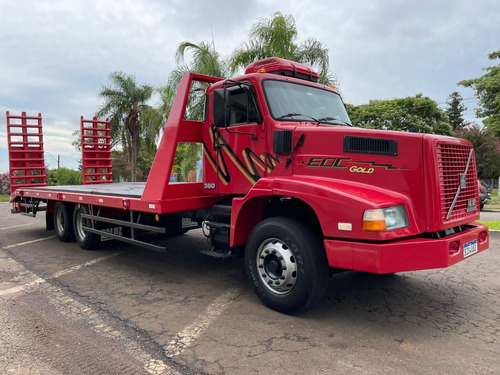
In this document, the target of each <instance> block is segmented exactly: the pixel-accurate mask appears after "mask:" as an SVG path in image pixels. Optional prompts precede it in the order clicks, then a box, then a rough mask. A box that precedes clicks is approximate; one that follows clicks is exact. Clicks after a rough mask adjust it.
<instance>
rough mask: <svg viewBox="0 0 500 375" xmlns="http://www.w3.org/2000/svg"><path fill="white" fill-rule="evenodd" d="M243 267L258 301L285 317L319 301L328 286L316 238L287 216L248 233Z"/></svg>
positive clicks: (317, 238)
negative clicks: (285, 314) (284, 314)
mask: <svg viewBox="0 0 500 375" xmlns="http://www.w3.org/2000/svg"><path fill="white" fill-rule="evenodd" d="M245 266H246V271H247V275H248V277H249V279H250V282H251V284H252V287H253V289H254V291H255V293H256V294H257V296H258V297H259V298H260V299H261V301H262V302H263V303H264V304H265V305H266V306H268V307H270V308H271V309H273V310H277V311H280V312H283V313H287V314H291V313H295V312H300V311H304V310H306V309H307V308H310V307H312V306H313V305H314V304H316V303H317V302H319V301H320V300H321V298H322V297H323V295H324V293H325V291H326V287H327V284H328V272H329V267H328V262H327V259H326V253H325V249H324V246H323V243H322V241H321V239H320V237H319V236H318V235H317V234H316V233H314V232H313V231H312V230H311V229H310V228H309V227H307V226H306V225H304V224H303V223H301V222H300V221H298V220H295V219H291V218H287V217H272V218H269V219H266V220H263V221H262V222H260V223H259V224H258V225H257V226H256V227H255V228H254V229H253V230H252V233H251V234H250V237H249V239H248V242H247V245H246V249H245Z"/></svg>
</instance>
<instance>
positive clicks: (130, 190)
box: [25, 182, 146, 198]
mask: <svg viewBox="0 0 500 375" xmlns="http://www.w3.org/2000/svg"><path fill="white" fill-rule="evenodd" d="M145 186H146V183H145V182H117V183H111V184H94V185H92V184H89V185H60V186H41V187H36V190H37V191H38V190H40V191H47V192H48V191H53V192H63V193H74V194H92V195H104V196H111V197H127V198H141V197H142V193H144V187H145ZM25 189H27V188H25Z"/></svg>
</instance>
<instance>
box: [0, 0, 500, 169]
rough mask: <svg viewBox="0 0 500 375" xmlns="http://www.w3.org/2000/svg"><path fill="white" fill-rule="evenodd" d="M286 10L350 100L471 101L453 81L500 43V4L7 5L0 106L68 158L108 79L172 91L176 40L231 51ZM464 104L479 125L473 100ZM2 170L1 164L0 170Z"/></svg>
mask: <svg viewBox="0 0 500 375" xmlns="http://www.w3.org/2000/svg"><path fill="white" fill-rule="evenodd" d="M278 10H279V11H281V12H282V13H283V14H291V15H292V16H293V17H294V18H295V20H296V24H297V28H298V32H299V39H300V40H299V42H300V41H303V40H305V39H306V38H307V37H314V38H316V39H317V40H319V41H320V42H322V43H324V44H325V45H326V46H327V47H328V48H329V51H330V62H331V69H332V71H333V72H334V73H335V74H336V75H337V78H338V80H339V81H340V87H341V90H342V93H343V96H344V98H345V100H346V101H347V102H349V103H353V104H361V103H366V102H368V101H369V100H370V99H391V98H395V97H404V96H409V95H415V94H417V93H420V92H421V93H423V94H424V95H426V96H429V97H431V98H432V99H434V100H436V101H438V102H444V101H445V100H446V98H447V96H448V95H449V94H450V93H451V92H452V91H455V90H458V91H460V92H461V93H462V96H463V97H464V98H469V97H471V96H473V92H472V91H471V90H470V89H465V88H462V87H458V86H457V85H456V83H457V82H458V81H460V80H462V79H468V78H474V77H478V76H480V75H482V73H483V72H482V68H483V67H485V66H489V65H491V61H489V60H488V59H487V54H488V53H490V52H492V51H495V50H498V49H499V48H500V47H499V45H498V35H500V22H498V14H500V3H498V2H496V1H492V0H484V1H479V2H470V1H468V0H443V1H439V2H436V1H431V0H422V1H420V2H418V3H411V2H401V1H396V0H373V1H362V0H353V1H349V2H347V1H345V2H340V1H335V2H333V1H319V0H310V1H309V2H307V4H306V3H304V1H299V0H295V1H289V2H281V3H279V5H277V3H276V2H274V1H270V0H249V1H245V2H240V1H238V2H237V1H229V0H213V1H210V2H208V1H198V0H172V1H169V2H164V1H161V0H143V1H137V0H135V1H132V0H126V1H119V2H113V1H98V0H89V1H79V0H39V1H36V2H33V1H29V0H17V1H7V0H0V50H1V51H2V58H1V59H0V110H2V111H6V110H9V111H11V112H13V113H20V112H21V111H28V112H29V113H31V114H37V113H39V112H41V113H42V114H43V117H44V124H45V126H46V128H45V132H46V133H47V137H46V147H45V149H46V151H47V152H50V153H51V154H53V155H58V154H61V155H63V154H66V152H68V153H69V148H70V146H69V145H70V144H71V141H72V140H71V137H69V138H68V134H69V135H70V134H71V132H72V131H73V130H76V129H78V127H79V119H80V116H81V115H83V116H86V117H92V116H93V114H94V113H95V112H96V110H97V108H98V106H99V100H98V98H97V93H98V92H99V90H100V88H101V87H102V85H103V84H107V83H108V75H109V73H111V72H113V71H122V72H125V73H127V74H133V75H134V76H135V77H136V80H137V81H138V82H139V83H147V84H151V85H155V86H158V85H161V84H164V83H165V82H166V81H167V78H168V76H169V74H170V72H171V71H172V70H173V69H174V68H175V51H176V48H177V46H178V45H179V43H181V42H183V41H186V40H187V41H192V42H197V43H199V42H202V41H212V36H213V41H214V43H215V45H216V48H217V50H218V51H219V52H220V53H221V55H223V56H228V55H229V54H230V53H231V52H232V51H233V50H234V49H235V48H236V47H239V46H240V45H241V44H242V43H244V42H245V41H246V40H247V39H248V33H249V30H250V27H251V25H252V24H253V23H254V22H255V21H256V20H257V19H258V18H263V17H266V18H268V17H270V16H271V15H272V14H273V13H274V12H275V11H278ZM465 104H466V105H467V107H469V108H470V110H469V116H470V118H471V119H473V118H472V116H473V115H472V109H473V108H474V106H475V102H474V101H469V102H466V103H465ZM4 119H5V118H4ZM2 124H4V120H3V121H2V120H0V148H2V147H3V148H6V145H5V128H4V127H3V125H2ZM49 133H50V136H49ZM58 134H59V135H58ZM52 137H56V138H52ZM2 142H3V143H2ZM49 147H50V148H49ZM1 155H2V154H0V156H1ZM68 155H69V154H68ZM6 164H7V163H6V161H5V158H3V157H2V158H1V159H0V172H2V171H5V170H6Z"/></svg>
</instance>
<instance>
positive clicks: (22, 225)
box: [0, 223, 34, 230]
mask: <svg viewBox="0 0 500 375" xmlns="http://www.w3.org/2000/svg"><path fill="white" fill-rule="evenodd" d="M33 224H34V223H29V224H19V225H13V226H11V227H5V228H0V230H7V229H14V228H19V227H25V226H27V225H33Z"/></svg>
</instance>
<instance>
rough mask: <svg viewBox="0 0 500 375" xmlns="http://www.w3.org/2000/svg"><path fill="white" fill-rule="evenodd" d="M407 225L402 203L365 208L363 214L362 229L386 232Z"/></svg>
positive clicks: (406, 215) (406, 216)
mask: <svg viewBox="0 0 500 375" xmlns="http://www.w3.org/2000/svg"><path fill="white" fill-rule="evenodd" d="M408 225H409V220H408V214H407V213H406V208H405V206H404V205H399V206H392V207H387V208H377V209H374V210H366V211H365V213H364V214H363V230H366V231H370V232H386V231H388V230H393V229H399V228H405V227H407V226H408Z"/></svg>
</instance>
